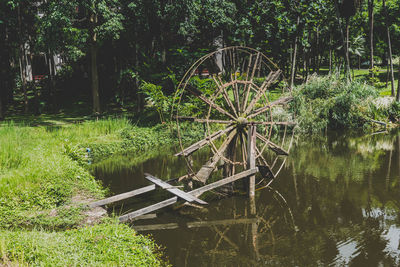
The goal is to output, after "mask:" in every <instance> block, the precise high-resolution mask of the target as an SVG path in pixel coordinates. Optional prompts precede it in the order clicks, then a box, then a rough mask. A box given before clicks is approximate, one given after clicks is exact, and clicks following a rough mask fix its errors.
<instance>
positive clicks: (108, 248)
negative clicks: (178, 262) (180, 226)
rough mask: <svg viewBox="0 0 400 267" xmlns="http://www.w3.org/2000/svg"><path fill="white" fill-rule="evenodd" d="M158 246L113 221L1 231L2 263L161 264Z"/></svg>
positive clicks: (41, 264) (0, 257)
mask: <svg viewBox="0 0 400 267" xmlns="http://www.w3.org/2000/svg"><path fill="white" fill-rule="evenodd" d="M156 249H157V248H156V247H155V245H154V243H153V242H152V241H150V240H149V239H147V238H144V237H143V236H138V235H136V234H135V233H134V231H132V229H130V228H129V227H128V226H126V225H121V224H117V223H113V222H111V223H107V224H100V225H96V226H94V227H85V228H81V229H76V230H69V231H65V232H44V231H38V230H33V231H23V230H22V231H14V232H10V231H0V265H1V262H2V261H3V263H5V264H11V263H14V264H15V266H24V265H25V264H26V265H28V264H27V263H29V266H127V265H128V266H159V265H160V262H159V260H158V259H157V258H156V256H155V254H154V251H155V250H156Z"/></svg>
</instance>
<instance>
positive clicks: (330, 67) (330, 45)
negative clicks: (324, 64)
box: [329, 35, 332, 75]
mask: <svg viewBox="0 0 400 267" xmlns="http://www.w3.org/2000/svg"><path fill="white" fill-rule="evenodd" d="M329 75H332V35H331V36H330V39H329Z"/></svg>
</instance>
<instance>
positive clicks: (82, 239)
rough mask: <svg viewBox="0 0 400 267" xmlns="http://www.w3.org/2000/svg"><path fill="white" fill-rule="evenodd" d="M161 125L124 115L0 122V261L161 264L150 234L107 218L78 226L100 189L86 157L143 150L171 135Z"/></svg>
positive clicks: (70, 263)
mask: <svg viewBox="0 0 400 267" xmlns="http://www.w3.org/2000/svg"><path fill="white" fill-rule="evenodd" d="M166 128H167V126H157V127H154V128H145V129H142V128H140V127H136V126H133V125H132V124H131V123H130V122H129V121H128V120H127V119H123V118H122V119H104V120H98V121H86V122H80V123H68V122H65V121H64V122H61V121H58V120H57V118H55V119H53V120H52V121H51V122H49V121H48V122H43V121H42V122H41V123H39V124H35V126H31V125H29V124H27V123H23V122H20V123H18V124H15V123H13V122H4V123H2V124H1V125H0V265H1V263H3V264H10V265H13V264H28V265H44V266H65V265H81V266H95V265H103V266H104V265H145V266H148V265H160V261H159V260H158V259H157V257H156V256H155V255H154V252H155V245H154V244H153V243H152V241H150V240H148V239H146V238H144V237H142V236H139V235H136V234H135V232H134V230H132V229H131V228H129V227H126V226H124V225H118V224H116V223H114V222H111V221H109V220H106V221H105V222H101V223H100V224H99V225H96V226H85V227H83V228H81V227H82V226H83V225H84V223H85V209H86V208H85V206H84V204H83V203H85V202H89V201H91V200H92V199H97V198H101V197H103V196H104V195H105V190H104V188H102V186H101V185H100V184H98V182H96V180H95V179H94V177H93V176H92V175H91V174H90V173H89V171H88V168H87V162H88V160H89V159H88V157H90V156H93V155H94V156H96V155H98V156H106V155H109V154H111V153H114V152H118V151H122V150H125V151H126V150H132V151H140V150H145V149H147V148H149V147H151V146H154V145H155V144H156V140H159V139H160V138H162V140H163V141H162V142H158V143H159V144H158V145H162V144H166V143H168V142H172V138H171V136H170V135H169V133H168V131H167V129H166ZM168 135H169V136H168ZM137 136H145V137H146V138H147V139H146V138H145V137H144V138H143V139H142V140H141V141H138V139H139V138H138V137H137ZM151 140H153V141H151ZM88 147H90V148H91V150H92V151H93V154H92V155H88V153H87V152H86V148H88Z"/></svg>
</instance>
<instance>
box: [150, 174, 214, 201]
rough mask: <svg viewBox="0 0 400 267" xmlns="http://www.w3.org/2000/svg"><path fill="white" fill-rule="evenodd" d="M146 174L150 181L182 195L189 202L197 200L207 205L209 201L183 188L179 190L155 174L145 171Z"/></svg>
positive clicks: (179, 195) (177, 194)
mask: <svg viewBox="0 0 400 267" xmlns="http://www.w3.org/2000/svg"><path fill="white" fill-rule="evenodd" d="M144 175H145V176H146V179H147V180H149V181H150V182H152V183H154V184H156V185H158V186H160V187H161V188H163V189H165V190H167V191H168V192H170V193H172V194H174V195H176V196H178V197H180V198H182V199H184V200H186V201H188V202H193V201H195V202H197V203H199V204H202V205H206V204H207V202H205V201H203V200H201V199H198V198H197V197H195V196H193V195H191V194H188V193H186V192H184V191H182V190H179V189H177V188H173V186H171V185H170V184H168V183H166V182H164V181H163V180H161V179H158V178H157V177H154V176H152V175H150V174H148V173H145V174H144Z"/></svg>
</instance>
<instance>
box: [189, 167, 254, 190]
mask: <svg viewBox="0 0 400 267" xmlns="http://www.w3.org/2000/svg"><path fill="white" fill-rule="evenodd" d="M257 171H258V168H257V167H256V168H254V169H249V170H246V171H243V172H241V173H238V174H235V175H232V176H230V177H227V178H224V179H222V180H219V181H216V182H214V183H211V184H208V185H205V186H202V187H200V188H197V189H195V190H192V191H190V192H189V194H191V195H194V196H196V197H198V196H200V195H201V194H203V193H205V192H207V191H210V190H212V189H214V188H217V187H220V186H222V185H226V184H229V183H232V182H234V181H236V180H239V179H242V178H244V177H248V176H250V175H253V174H255V173H256V172H257Z"/></svg>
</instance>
